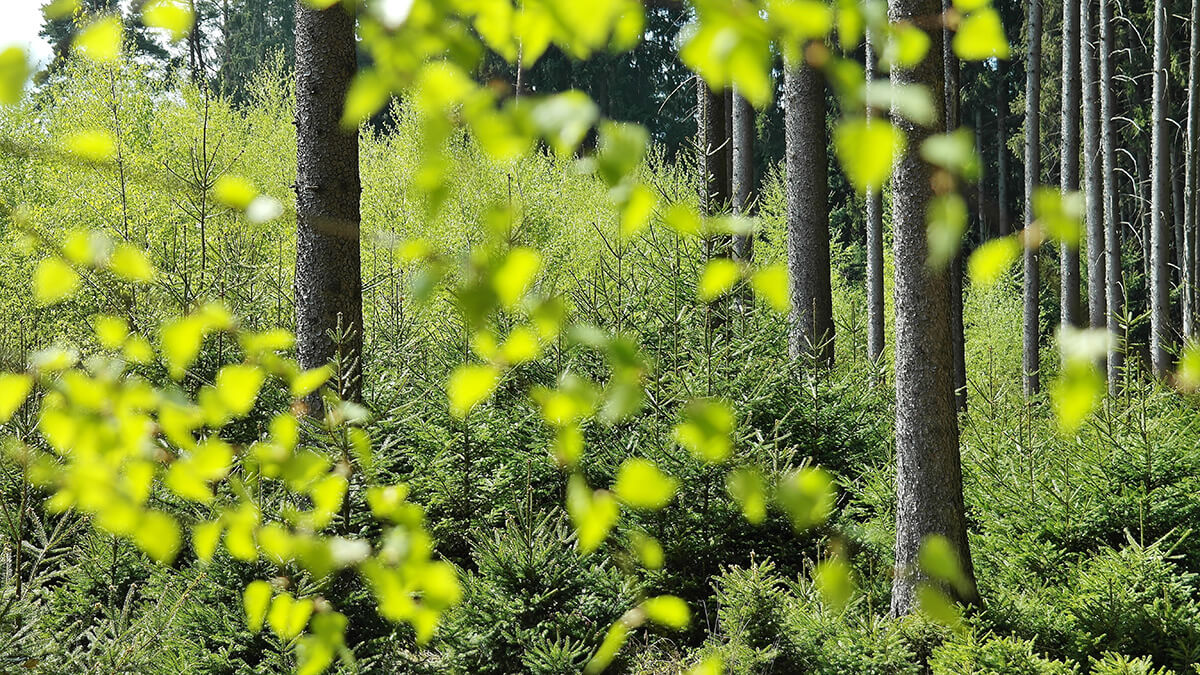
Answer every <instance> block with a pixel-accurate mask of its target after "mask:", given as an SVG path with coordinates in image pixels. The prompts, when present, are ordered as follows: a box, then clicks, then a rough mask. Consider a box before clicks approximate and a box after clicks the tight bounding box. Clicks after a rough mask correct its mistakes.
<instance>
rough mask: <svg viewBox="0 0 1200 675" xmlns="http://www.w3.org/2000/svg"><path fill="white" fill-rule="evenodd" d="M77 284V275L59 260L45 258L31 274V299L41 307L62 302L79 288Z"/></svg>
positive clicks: (78, 280) (78, 279)
mask: <svg viewBox="0 0 1200 675" xmlns="http://www.w3.org/2000/svg"><path fill="white" fill-rule="evenodd" d="M79 282H80V277H79V273H78V272H76V271H75V270H74V269H73V268H72V267H71V266H70V265H68V264H67V263H65V262H63V260H62V259H61V258H45V259H43V260H42V261H41V262H39V263H38V266H37V269H36V270H34V273H33V299H34V300H35V301H36V302H37V304H39V305H42V306H45V305H53V304H54V303H57V302H62V301H63V300H65V299H67V298H68V297H69V296H70V295H71V294H72V293H74V292H75V290H76V289H77V288H79Z"/></svg>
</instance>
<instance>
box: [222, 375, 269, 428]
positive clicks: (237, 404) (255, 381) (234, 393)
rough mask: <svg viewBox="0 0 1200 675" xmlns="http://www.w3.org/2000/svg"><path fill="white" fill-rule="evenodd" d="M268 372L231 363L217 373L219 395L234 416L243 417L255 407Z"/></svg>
mask: <svg viewBox="0 0 1200 675" xmlns="http://www.w3.org/2000/svg"><path fill="white" fill-rule="evenodd" d="M265 378H266V374H265V373H263V371H262V369H261V368H258V367H257V366H251V365H246V364H239V365H229V366H225V367H223V368H221V370H220V372H218V373H217V383H216V384H217V396H218V397H219V398H220V399H221V403H222V404H224V405H225V408H226V409H227V410H228V411H229V412H230V413H232V414H233V416H234V417H243V416H245V415H247V414H249V413H250V410H251V409H252V408H254V401H255V400H257V399H258V391H259V389H261V388H262V385H263V380H264V379H265Z"/></svg>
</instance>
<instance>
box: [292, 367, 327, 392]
mask: <svg viewBox="0 0 1200 675" xmlns="http://www.w3.org/2000/svg"><path fill="white" fill-rule="evenodd" d="M330 377H333V368H331V367H329V366H321V367H320V368H313V369H312V370H306V371H304V372H302V373H300V374H298V375H296V377H294V378H292V384H291V392H292V396H293V397H295V398H304V397H306V396H308V395H309V394H311V393H313V392H314V391H316V390H317V389H319V388H321V387H322V386H324V385H325V383H326V382H328V381H329V378H330Z"/></svg>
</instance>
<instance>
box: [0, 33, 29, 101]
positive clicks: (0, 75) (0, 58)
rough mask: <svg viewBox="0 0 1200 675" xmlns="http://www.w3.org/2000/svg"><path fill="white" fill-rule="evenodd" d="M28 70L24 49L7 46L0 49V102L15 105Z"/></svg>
mask: <svg viewBox="0 0 1200 675" xmlns="http://www.w3.org/2000/svg"><path fill="white" fill-rule="evenodd" d="M30 72H31V69H30V67H29V57H28V56H27V55H26V54H25V50H24V49H21V48H20V47H8V48H7V49H4V50H3V51H0V104H3V105H16V104H17V103H18V102H19V101H20V100H21V96H22V95H23V94H24V93H25V83H26V82H27V81H28V80H29V75H30Z"/></svg>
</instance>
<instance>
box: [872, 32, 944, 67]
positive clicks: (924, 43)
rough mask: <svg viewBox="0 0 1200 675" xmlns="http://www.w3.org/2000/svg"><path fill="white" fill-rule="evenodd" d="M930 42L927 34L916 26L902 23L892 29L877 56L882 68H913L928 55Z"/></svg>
mask: <svg viewBox="0 0 1200 675" xmlns="http://www.w3.org/2000/svg"><path fill="white" fill-rule="evenodd" d="M931 44H932V41H931V40H930V38H929V34H928V33H926V32H925V31H924V30H921V29H920V28H918V27H917V26H915V25H913V24H911V23H908V22H904V23H898V24H896V25H894V26H893V27H892V32H891V38H890V39H889V40H888V41H887V44H886V45H885V46H884V49H883V52H882V53H881V54H880V55H879V62H880V64H881V65H882V66H883V67H884V68H895V67H900V68H915V67H916V66H917V65H918V64H920V63H921V62H922V61H924V60H925V57H926V56H927V55H928V54H929V46H930V45H931Z"/></svg>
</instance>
